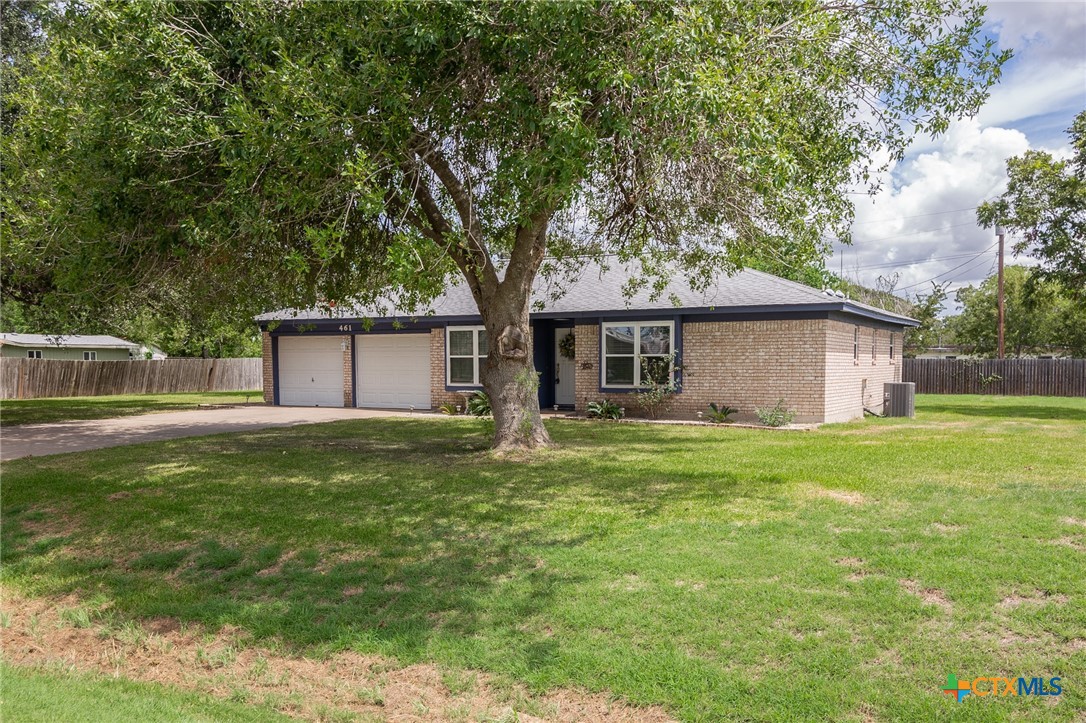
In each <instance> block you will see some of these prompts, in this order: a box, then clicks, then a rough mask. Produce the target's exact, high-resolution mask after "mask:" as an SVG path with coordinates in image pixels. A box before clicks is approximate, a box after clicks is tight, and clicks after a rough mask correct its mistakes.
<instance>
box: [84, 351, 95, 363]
mask: <svg viewBox="0 0 1086 723" xmlns="http://www.w3.org/2000/svg"><path fill="white" fill-rule="evenodd" d="M83 361H98V352H96V351H85V352H83Z"/></svg>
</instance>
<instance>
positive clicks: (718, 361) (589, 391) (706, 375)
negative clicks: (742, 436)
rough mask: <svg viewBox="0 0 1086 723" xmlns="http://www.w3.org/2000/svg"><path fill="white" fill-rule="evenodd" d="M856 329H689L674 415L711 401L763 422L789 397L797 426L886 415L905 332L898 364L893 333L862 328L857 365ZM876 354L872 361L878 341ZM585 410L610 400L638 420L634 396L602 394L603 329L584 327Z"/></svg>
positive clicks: (829, 325) (819, 324)
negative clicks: (760, 414)
mask: <svg viewBox="0 0 1086 723" xmlns="http://www.w3.org/2000/svg"><path fill="white" fill-rule="evenodd" d="M854 328H855V325H854V324H850V323H846V322H841V321H836V320H829V319H806V320H789V321H736V322H687V323H685V324H684V325H683V332H682V333H683V366H684V369H683V391H682V393H680V394H678V395H677V396H676V397H675V400H674V402H673V404H672V406H671V410H670V412H669V413H668V414H667V415H666V416H668V417H671V418H675V419H694V418H696V417H697V413H698V412H706V411H707V410H708V406H709V402H716V403H717V404H718V405H719V404H727V405H728V406H731V407H738V408H739V413H737V414H736V415H735V417H733V419H736V420H737V421H757V417H756V415H755V413H754V410H755V409H758V408H762V407H772V406H774V405H775V404H776V403H777V400H778V399H781V398H783V399H784V403H785V406H786V407H787V408H789V409H792V410H794V411H795V412H796V419H795V421H797V422H837V421H846V420H849V419H855V418H858V417H862V416H863V407H864V406H865V405H866V406H867V407H869V408H872V409H875V410H877V411H878V410H881V408H882V385H883V382H888V381H900V380H901V358H900V357H901V345H902V335H901V332H900V331H894V332H893V333H894V334H895V341H894V350H895V355H896V356H897V358H896V359H895V360H893V362H891V360H890V358H889V353H890V333H891V331H890V329H889V328H888V327H875V326H866V325H860V360H859V363H858V364H857V363H855V362H854V361H853V355H852V339H853V337H852V333H853V329H854ZM873 333H876V334H877V335H878V336H877V340H876V347H875V350H876V355H875V359H874V361H872V357H871V345H872V334H873ZM576 335H577V396H576V406H577V410H578V411H580V412H583V411H584V410H585V407H586V406H587V404H588V402H590V401H593V400H597V399H602V398H604V397H607V398H608V399H611V400H612V401H615V402H617V403H619V404H620V405H622V406H624V407H626V412H627V414H629V415H630V416H637V415H639V414H640V411H639V410H638V408H637V405H636V403H635V400H634V397H633V394H631V393H621V392H619V393H614V392H612V393H608V394H606V395H605V394H603V393H601V392H600V391H599V376H600V370H599V363H600V362H599V326H598V324H579V325H578V326H577V327H576Z"/></svg>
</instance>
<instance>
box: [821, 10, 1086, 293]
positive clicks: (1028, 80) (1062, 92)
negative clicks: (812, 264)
mask: <svg viewBox="0 0 1086 723" xmlns="http://www.w3.org/2000/svg"><path fill="white" fill-rule="evenodd" d="M985 31H986V33H988V34H989V35H990V36H991V37H993V38H994V39H996V40H997V42H998V44H999V47H1000V48H1001V49H1006V48H1012V49H1013V50H1014V54H1015V55H1014V58H1013V59H1012V60H1011V61H1010V62H1009V63H1007V65H1005V66H1004V69H1003V77H1002V79H1001V81H1000V83H999V84H998V85H997V86H996V87H995V88H994V89H993V90H992V93H991V96H990V97H989V99H988V102H987V103H986V104H985V105H984V107H983V108H982V109H981V111H980V113H979V114H978V115H977V116H976V117H975V118H972V119H968V120H964V121H960V122H957V123H954V124H953V125H952V127H951V128H950V129H949V130H948V131H947V133H946V134H944V135H942V136H940V137H938V138H935V139H931V138H928V137H922V138H917V139H916V140H915V141H914V142H913V145H912V146H911V147H910V149H909V151H908V153H907V154H906V156H905V158H904V159H903V160H902V161H901V162H900V163H897V164H895V165H894V166H893V167H892V168H891V169H890V171H889V172H888V173H886V174H885V175H884V176H883V177H882V179H881V180H882V186H883V187H882V190H881V191H880V192H879V193H878V194H877V195H876V196H875V197H874V198H866V197H857V199H856V223H855V225H854V226H853V240H854V244H853V246H851V247H841V246H839V245H838V246H835V248H834V255H833V257H831V258H830V259H828V260H827V266H828V267H829V268H831V269H832V270H834V271H840V270H842V269H843V271H844V273H845V275H846V276H848V277H849V278H853V279H856V280H859V281H860V282H861V283H865V284H868V285H872V284H874V283H875V281H876V280H877V279H878V277H879V276H880V275H881V276H890V275H892V274H894V273H897V274H898V275H899V280H898V288H899V289H902V290H904V291H907V292H909V293H914V292H918V291H922V292H927V291H930V289H931V283H930V282H929V279H933V278H934V279H936V280H937V281H939V282H944V281H950V282H952V285H951V296H953V291H954V290H956V289H959V288H961V287H963V286H966V285H969V284H976V283H979V282H980V281H982V280H983V279H984V278H985V277H986V276H987V275H988V274H989V273H991V271H992V270H993V268H994V265H995V251H994V249H992V250H989V248H990V247H992V246H993V245H994V244H995V237H994V235H993V232H992V231H991V230H990V229H982V228H980V227H978V226H977V225H976V212H975V210H974V209H975V207H976V206H977V205H978V204H979V203H981V202H983V201H985V200H987V199H990V198H994V197H996V196H998V195H999V194H1000V193H1001V192H1002V191H1003V190H1004V188H1005V184H1006V159H1007V158H1008V157H1011V156H1015V155H1019V154H1021V153H1023V152H1024V151H1026V150H1028V149H1031V148H1032V149H1042V150H1047V151H1050V152H1052V153H1054V154H1057V155H1067V154H1069V152H1070V150H1069V146H1068V142H1067V135H1066V133H1065V131H1066V129H1067V128H1068V127H1069V126H1070V125H1071V121H1072V120H1073V119H1074V117H1075V115H1076V114H1077V113H1079V112H1081V111H1082V110H1084V109H1086V2H1084V1H1083V0H1076V1H1074V2H1022V1H1021V0H1019V1H1017V2H992V3H990V4H989V7H988V13H987V24H986V27H985ZM1008 261H1009V262H1010V263H1014V262H1016V261H1017V262H1023V261H1025V262H1026V263H1029V260H1028V259H1025V260H1023V259H1017V260H1015V259H1008ZM953 308H954V307H953V305H951V310H953Z"/></svg>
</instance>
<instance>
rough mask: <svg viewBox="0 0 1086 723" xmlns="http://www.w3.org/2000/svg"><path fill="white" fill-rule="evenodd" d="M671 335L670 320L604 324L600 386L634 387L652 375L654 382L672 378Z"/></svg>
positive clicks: (673, 328)
mask: <svg viewBox="0 0 1086 723" xmlns="http://www.w3.org/2000/svg"><path fill="white" fill-rule="evenodd" d="M674 332H675V326H674V324H672V323H671V322H670V321H643V322H621V323H616V324H604V325H603V370H602V372H603V373H602V377H603V378H602V379H601V382H602V385H603V386H605V387H631V388H636V387H641V386H644V385H646V384H648V383H649V381H650V379H651V378H652V377H653V375H655V377H656V381H657V382H666V381H668V380H669V379H671V378H673V376H674V374H675V370H674V368H673V365H672V364H671V359H672V356H671V353H672V349H673V346H672V339H673V337H674Z"/></svg>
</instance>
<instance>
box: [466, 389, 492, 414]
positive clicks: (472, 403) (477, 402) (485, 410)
mask: <svg viewBox="0 0 1086 723" xmlns="http://www.w3.org/2000/svg"><path fill="white" fill-rule="evenodd" d="M492 413H493V412H492V410H491V409H490V397H488V396H487V395H486V392H475V393H474V394H472V395H471V396H470V397H469V398H468V414H470V415H471V416H473V417H489V416H490V415H491V414H492Z"/></svg>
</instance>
